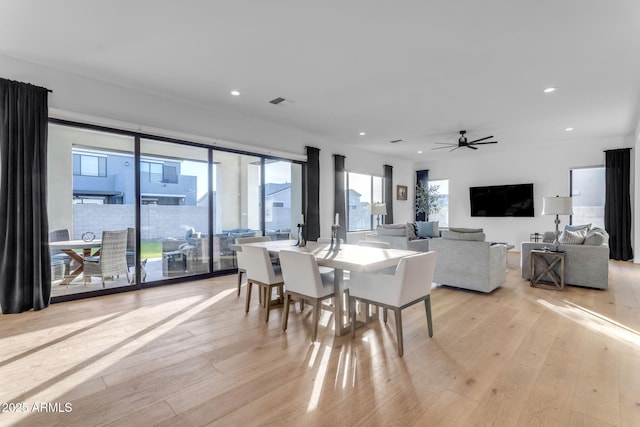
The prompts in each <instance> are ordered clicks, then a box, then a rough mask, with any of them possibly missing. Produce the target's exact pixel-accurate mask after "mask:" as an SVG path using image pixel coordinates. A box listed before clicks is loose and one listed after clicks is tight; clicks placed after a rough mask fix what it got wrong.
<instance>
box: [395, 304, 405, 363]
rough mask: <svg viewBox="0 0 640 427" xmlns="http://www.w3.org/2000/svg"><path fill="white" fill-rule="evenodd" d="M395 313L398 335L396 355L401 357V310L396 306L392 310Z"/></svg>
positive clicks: (402, 349) (402, 352)
mask: <svg viewBox="0 0 640 427" xmlns="http://www.w3.org/2000/svg"><path fill="white" fill-rule="evenodd" d="M394 312H395V315H396V335H397V336H398V356H400V357H402V355H403V354H404V348H403V347H404V346H403V340H402V310H401V309H399V308H396V309H395V310H394Z"/></svg>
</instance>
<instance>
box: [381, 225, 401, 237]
mask: <svg viewBox="0 0 640 427" xmlns="http://www.w3.org/2000/svg"><path fill="white" fill-rule="evenodd" d="M376 233H378V235H379V236H406V235H407V230H406V227H405V225H404V224H402V228H387V227H384V228H383V227H382V226H380V227H378V228H377V229H376Z"/></svg>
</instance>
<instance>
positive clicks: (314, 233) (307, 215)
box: [302, 147, 320, 241]
mask: <svg viewBox="0 0 640 427" xmlns="http://www.w3.org/2000/svg"><path fill="white" fill-rule="evenodd" d="M306 150H307V163H306V165H305V170H306V174H305V206H304V208H303V211H304V222H305V226H304V230H303V232H302V235H303V236H304V239H305V240H307V241H310V240H311V241H313V240H318V237H320V149H318V148H315V147H306Z"/></svg>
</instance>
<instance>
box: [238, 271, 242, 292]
mask: <svg viewBox="0 0 640 427" xmlns="http://www.w3.org/2000/svg"><path fill="white" fill-rule="evenodd" d="M241 287H242V271H240V270H238V295H237V297H240V288H241Z"/></svg>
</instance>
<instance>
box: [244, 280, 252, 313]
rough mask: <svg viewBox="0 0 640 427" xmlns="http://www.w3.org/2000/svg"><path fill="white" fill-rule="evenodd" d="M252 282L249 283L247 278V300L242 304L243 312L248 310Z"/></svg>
mask: <svg viewBox="0 0 640 427" xmlns="http://www.w3.org/2000/svg"><path fill="white" fill-rule="evenodd" d="M252 285H253V283H251V280H247V302H246V303H245V304H244V312H245V313H248V312H249V302H250V301H251V287H252Z"/></svg>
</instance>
